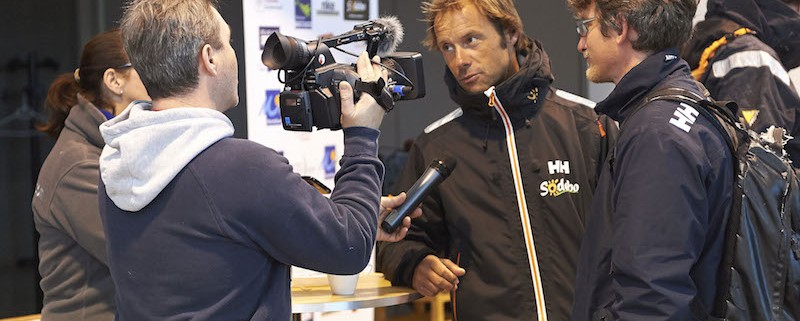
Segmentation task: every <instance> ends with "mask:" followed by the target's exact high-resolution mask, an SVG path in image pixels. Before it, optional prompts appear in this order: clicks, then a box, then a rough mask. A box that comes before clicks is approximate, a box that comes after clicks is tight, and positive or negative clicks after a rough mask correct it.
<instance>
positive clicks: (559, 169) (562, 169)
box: [547, 160, 569, 175]
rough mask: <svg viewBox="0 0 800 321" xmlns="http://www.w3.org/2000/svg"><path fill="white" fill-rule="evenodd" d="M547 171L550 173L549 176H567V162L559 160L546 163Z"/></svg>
mask: <svg viewBox="0 0 800 321" xmlns="http://www.w3.org/2000/svg"><path fill="white" fill-rule="evenodd" d="M547 170H548V171H549V172H550V175H553V174H556V173H559V174H569V161H568V160H566V161H561V160H553V161H547Z"/></svg>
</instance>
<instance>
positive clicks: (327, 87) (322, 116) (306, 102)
mask: <svg viewBox="0 0 800 321" xmlns="http://www.w3.org/2000/svg"><path fill="white" fill-rule="evenodd" d="M379 21H380V20H378V21H377V22H373V21H370V22H367V23H364V24H361V25H357V26H356V27H355V28H354V29H353V31H351V32H348V33H345V34H342V35H339V36H335V37H332V38H325V39H320V40H317V41H310V42H308V43H304V42H303V41H302V40H299V39H296V38H293V37H288V36H284V35H282V34H280V33H279V32H275V33H273V34H272V35H270V36H269V38H268V39H267V41H266V43H265V44H264V51H263V52H262V55H261V59H262V62H263V63H264V64H265V65H266V66H268V67H270V68H271V69H278V70H283V71H284V79H283V83H284V85H285V89H284V90H283V91H282V92H281V93H280V98H279V101H280V111H281V123H282V124H283V128H284V129H285V130H294V131H312V128H313V127H317V128H328V129H332V130H336V129H341V128H342V126H341V121H340V118H341V103H340V95H339V89H338V88H339V83H340V82H342V81H346V82H348V83H349V84H350V85H351V86H352V87H353V88H356V86H355V84H356V81H357V80H359V76H358V73H357V72H356V70H355V67H354V66H353V65H351V64H341V63H337V62H336V61H335V60H334V58H333V55H332V54H331V52H330V48H331V46H333V47H335V46H339V45H343V44H346V43H351V42H354V41H366V42H367V53H368V54H369V55H370V56H374V55H375V54H376V53H377V52H378V51H379V50H380V49H381V47H382V46H385V45H386V43H387V37H389V38H390V37H391V34H390V31H391V30H387V28H386V27H385V26H384V25H383V24H381V23H379ZM398 25H399V23H398ZM399 32H400V37H402V31H399ZM382 58H383V59H382V60H381V63H382V64H383V65H384V66H386V67H387V70H388V71H389V77H388V79H387V81H386V90H387V91H388V92H389V93H391V96H392V100H393V101H398V100H410V99H417V98H421V97H423V96H425V81H424V78H423V70H422V55H421V54H420V53H417V52H395V53H393V54H388V55H385V56H383V57H382ZM354 96H355V97H356V99H357V98H358V97H359V96H360V92H358V91H357V90H355V92H354ZM387 109H389V108H387Z"/></svg>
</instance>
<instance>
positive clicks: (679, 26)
mask: <svg viewBox="0 0 800 321" xmlns="http://www.w3.org/2000/svg"><path fill="white" fill-rule="evenodd" d="M567 2H568V5H569V7H570V9H571V10H572V11H573V12H574V13H575V15H576V17H577V19H578V28H577V30H578V33H579V35H580V40H579V41H578V50H579V51H580V52H581V53H583V56H584V57H585V59H586V63H587V65H588V69H587V71H586V76H587V78H589V80H591V81H593V82H613V83H614V84H616V86H615V88H614V90H613V91H612V92H611V94H610V95H609V96H608V98H606V99H605V100H603V101H601V102H599V103H598V104H597V106H595V111H597V112H598V113H602V114H606V115H608V116H610V117H611V118H613V119H614V120H616V121H618V122H619V123H620V124H621V125H620V136H619V139H618V140H617V144H616V146H615V148H614V152H613V153H612V154H611V155H609V157H608V158H607V160H606V163H605V164H604V166H603V170H602V173H601V176H600V181H599V182H598V184H597V191H596V194H595V199H594V202H593V204H592V213H591V214H590V215H589V218H588V222H587V224H586V236H585V238H584V239H583V243H582V245H581V251H580V259H579V261H578V274H577V275H578V277H577V280H576V284H577V285H576V289H575V301H574V305H573V315H572V320H574V321H589V320H620V321H633V320H636V321H656V320H658V321H667V320H675V321H677V320H700V318H701V317H703V315H702V314H707V313H709V312H710V308H711V305H712V302H713V299H714V295H715V291H716V288H717V283H716V273H717V268H718V267H719V266H720V258H721V256H722V251H723V249H722V248H723V243H724V239H725V223H726V222H727V217H728V216H729V213H730V210H731V203H732V197H733V190H732V188H733V180H734V177H733V175H734V168H733V163H734V162H733V160H734V159H733V155H731V152H730V149H729V147H728V146H727V144H726V137H723V136H722V134H721V133H720V132H719V131H718V130H717V129H716V128H715V127H714V126H713V125H712V124H711V122H710V120H709V119H706V118H705V117H704V116H702V115H700V113H699V112H698V110H696V109H695V108H694V107H692V106H690V105H687V104H679V103H678V102H674V101H668V100H650V99H649V98H651V97H650V96H651V95H652V94H654V93H658V92H661V91H662V90H664V89H674V90H680V91H682V92H684V93H686V94H687V95H692V96H697V97H699V98H702V97H704V96H703V95H704V89H703V88H701V86H699V85H698V84H697V83H695V81H694V79H692V76H691V74H690V70H689V65H688V64H687V63H686V62H685V61H683V60H682V59H680V57H679V56H678V48H679V47H680V46H681V45H682V44H683V43H684V42H685V41H686V39H687V38H688V37H689V32H690V30H691V26H692V25H691V24H692V16H693V14H694V12H695V8H696V5H697V4H696V0H568V1H567ZM695 317H697V319H695Z"/></svg>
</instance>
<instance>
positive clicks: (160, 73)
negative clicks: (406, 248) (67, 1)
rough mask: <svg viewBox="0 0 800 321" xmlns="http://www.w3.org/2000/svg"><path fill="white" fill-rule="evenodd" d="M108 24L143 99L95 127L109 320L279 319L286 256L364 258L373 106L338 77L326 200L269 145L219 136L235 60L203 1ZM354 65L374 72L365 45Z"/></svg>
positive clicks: (320, 264) (373, 170)
mask: <svg viewBox="0 0 800 321" xmlns="http://www.w3.org/2000/svg"><path fill="white" fill-rule="evenodd" d="M121 30H122V34H123V40H124V46H125V49H126V51H127V52H128V54H129V56H130V58H131V62H132V64H133V65H134V66H136V68H137V71H139V74H140V76H141V79H142V82H143V83H144V86H145V88H147V91H148V93H150V97H152V99H153V101H152V103H150V102H145V101H137V102H134V103H132V104H131V105H130V106H129V107H128V108H127V109H126V110H125V111H124V112H123V113H122V114H120V115H119V116H117V117H116V118H114V119H113V120H110V121H108V122H106V123H103V124H102V125H101V128H100V130H101V132H102V135H103V138H104V140H105V142H106V146H105V148H104V149H103V153H102V155H101V159H100V171H101V181H102V182H101V187H100V191H99V194H100V195H99V196H100V211H101V215H102V218H103V223H104V229H105V232H106V235H107V241H108V245H107V250H108V262H109V267H110V270H111V275H112V277H113V279H114V284H115V286H116V288H117V296H116V300H117V308H118V310H117V320H282V321H283V320H288V319H289V318H290V314H291V308H290V307H291V303H290V288H289V284H290V282H289V281H290V280H289V271H290V265H296V266H301V267H304V268H308V269H314V270H318V271H322V272H326V273H334V274H354V273H358V272H359V271H361V270H362V269H363V268H364V266H366V264H367V262H368V261H369V258H370V254H371V252H372V248H373V244H374V242H375V238H376V230H377V219H378V218H377V216H378V210H379V200H380V194H379V193H380V190H381V189H380V186H381V179H382V176H383V165H382V164H381V162H380V160H378V157H377V149H378V146H377V139H378V135H379V131H378V130H377V128H378V126H379V125H380V124H381V121H382V119H383V116H384V113H385V112H384V109H383V108H381V107H380V106H379V105H378V104H377V103H376V102H375V100H374V99H373V98H372V97H371V96H369V95H364V94H362V95H361V97H360V99H359V100H358V102H357V103H355V104H354V103H353V91H352V88H351V86H350V85H349V84H348V83H347V82H342V83H341V85H340V86H339V89H340V90H341V106H342V118H341V123H342V127H344V130H343V131H344V145H345V149H344V154H343V156H342V160H341V163H340V164H341V169H340V170H339V172H338V173H337V176H336V180H337V185H336V189H335V190H334V191H333V193H332V195H331V197H330V199H328V198H326V197H324V196H322V195H321V194H319V192H317V191H316V190H315V189H314V188H313V187H311V186H310V185H308V184H306V183H305V182H304V181H303V180H302V179H301V177H300V175H298V174H297V173H294V172H293V171H292V167H291V166H290V165H289V164H288V162H287V160H286V158H284V157H282V156H281V155H280V154H278V153H277V152H275V151H274V150H272V149H270V148H267V147H264V146H261V145H259V144H257V143H254V142H251V141H248V140H242V139H234V138H232V137H231V135H232V134H233V126H232V124H231V122H230V120H229V119H228V118H227V117H225V115H224V114H223V113H222V112H224V111H225V110H228V109H230V108H232V107H234V106H236V105H237V104H238V100H239V98H238V94H237V92H236V90H237V72H238V70H237V59H236V53H235V52H234V50H233V48H232V47H231V45H230V38H231V30H230V27H229V26H228V25H227V24H226V23H225V20H224V19H223V18H222V16H220V14H219V12H218V11H217V9H216V5H215V3H214V2H212V1H209V0H167V1H164V0H135V1H133V2H132V3H130V5H129V7H128V8H127V10H126V11H125V14H124V16H123V18H122V21H121ZM357 65H358V68H357V69H358V74H359V76H360V77H361V80H362V81H365V82H370V81H376V80H377V79H378V78H379V77H381V76H382V73H381V70H380V68H378V67H377V66H373V65H372V63H371V62H370V61H369V59H368V58H367V56H366V54H362V55H361V57H359V59H358V63H357ZM384 204H386V203H384ZM394 205H397V204H396V202H395V204H394Z"/></svg>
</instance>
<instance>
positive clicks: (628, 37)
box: [617, 16, 639, 44]
mask: <svg viewBox="0 0 800 321" xmlns="http://www.w3.org/2000/svg"><path fill="white" fill-rule="evenodd" d="M617 23H618V24H619V27H620V32H619V33H618V35H617V44H623V43H625V42H628V43H633V42H635V41H636V40H639V33H638V32H637V31H636V30H634V29H633V28H631V26H630V25H628V20H627V19H625V17H622V16H618V17H617Z"/></svg>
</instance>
